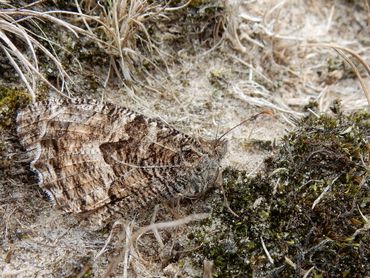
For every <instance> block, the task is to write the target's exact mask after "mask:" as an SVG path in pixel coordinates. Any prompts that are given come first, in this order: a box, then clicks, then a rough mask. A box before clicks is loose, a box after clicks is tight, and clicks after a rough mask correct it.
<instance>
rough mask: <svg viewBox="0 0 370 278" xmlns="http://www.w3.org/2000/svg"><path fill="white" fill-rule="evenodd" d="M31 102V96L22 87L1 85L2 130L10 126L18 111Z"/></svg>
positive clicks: (0, 113) (0, 121)
mask: <svg viewBox="0 0 370 278" xmlns="http://www.w3.org/2000/svg"><path fill="white" fill-rule="evenodd" d="M30 102H31V96H30V95H29V94H28V93H27V92H26V91H25V90H21V89H10V88H1V87H0V131H1V130H3V129H8V128H10V127H11V126H12V125H13V123H14V119H15V115H16V111H17V110H18V109H19V108H20V107H24V106H26V105H27V104H29V103H30Z"/></svg>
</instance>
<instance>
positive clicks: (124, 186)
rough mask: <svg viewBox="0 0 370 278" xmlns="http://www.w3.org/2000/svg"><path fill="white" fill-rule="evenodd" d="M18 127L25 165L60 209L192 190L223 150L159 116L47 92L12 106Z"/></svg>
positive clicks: (203, 183)
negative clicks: (34, 100)
mask: <svg viewBox="0 0 370 278" xmlns="http://www.w3.org/2000/svg"><path fill="white" fill-rule="evenodd" d="M17 123H18V134H19V137H20V140H21V143H22V144H23V145H24V146H25V148H26V149H27V151H28V152H29V153H30V155H31V157H32V159H33V161H32V163H31V168H32V169H33V170H34V171H35V172H37V173H38V175H39V184H40V187H41V188H43V189H44V190H45V191H46V192H48V195H49V196H50V197H51V199H52V200H54V201H55V203H56V204H57V205H58V206H59V207H60V208H61V209H63V210H65V211H67V212H86V211H90V210H95V209H97V208H100V207H102V206H104V205H106V204H108V203H111V202H117V201H119V203H120V204H121V205H120V206H121V207H123V206H125V207H126V208H128V209H135V208H137V207H141V206H145V205H147V204H148V203H150V202H151V201H152V200H154V199H158V198H162V197H165V198H169V197H173V196H176V195H181V194H183V195H187V194H188V193H190V194H193V193H197V192H198V193H199V192H200V191H203V190H204V188H206V187H207V185H208V184H209V183H211V182H212V181H213V180H214V179H215V175H216V174H217V172H218V167H219V160H220V159H221V158H222V156H223V152H222V153H221V152H219V153H217V154H216V153H215V150H214V149H213V147H214V144H213V141H207V140H201V139H195V138H192V137H190V136H188V135H186V134H183V133H181V132H179V131H177V130H175V129H173V128H171V127H169V126H168V125H166V124H165V123H163V122H162V121H159V120H155V119H149V118H147V117H144V116H142V115H140V114H137V113H135V112H132V111H130V110H128V109H125V108H122V107H117V106H115V105H112V104H103V103H100V102H97V101H92V100H79V99H74V100H63V101H62V100H60V101H58V100H49V101H46V102H40V103H36V104H33V105H31V106H30V107H28V108H26V109H24V110H22V111H20V112H19V114H18V117H17Z"/></svg>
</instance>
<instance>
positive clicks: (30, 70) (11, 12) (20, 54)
mask: <svg viewBox="0 0 370 278" xmlns="http://www.w3.org/2000/svg"><path fill="white" fill-rule="evenodd" d="M58 13H63V11H48V12H39V11H34V10H29V9H25V8H19V9H13V8H8V9H0V51H2V52H3V53H4V54H5V55H6V57H7V58H8V60H9V62H10V63H11V65H12V66H13V67H14V69H15V70H16V71H17V73H18V74H19V77H20V78H21V80H22V81H23V83H24V84H25V86H26V87H27V90H28V91H29V93H30V94H31V96H32V99H33V101H35V99H36V90H37V84H38V82H39V81H40V80H41V81H43V82H45V83H46V84H47V85H48V86H50V87H51V88H52V89H54V90H55V91H57V92H59V93H60V94H62V95H63V96H65V97H69V96H70V93H69V90H68V87H67V86H66V80H70V77H69V76H68V74H67V72H66V71H65V69H64V67H63V64H62V62H61V61H60V59H59V58H58V56H57V55H56V54H55V53H56V51H54V48H53V44H52V43H50V41H49V39H48V38H47V37H46V35H45V34H44V33H43V32H41V33H42V34H43V35H36V34H35V33H33V32H32V31H31V28H30V27H36V28H38V29H40V27H39V25H38V22H50V23H52V24H55V25H56V26H58V27H63V28H65V29H67V30H68V31H70V32H72V33H73V34H74V35H75V36H76V37H78V34H79V33H84V30H83V29H81V28H78V27H77V26H74V25H73V24H71V23H68V22H66V21H64V20H62V19H59V18H57V17H56V15H55V14H58ZM66 13H68V12H66ZM40 30H41V29H40ZM42 41H46V42H49V46H50V48H51V49H52V50H51V51H50V50H49V49H48V48H46V47H45V46H44V45H43V44H42ZM19 42H22V47H20V46H19ZM23 48H24V49H23ZM37 53H41V54H42V55H44V56H45V57H47V58H48V59H50V60H51V61H52V62H53V63H54V65H55V66H56V68H57V71H58V77H59V79H60V84H52V83H51V82H49V81H48V80H47V78H46V77H45V76H44V75H43V73H42V72H41V69H40V66H39V64H40V61H39V55H38V54H37ZM65 91H66V92H67V93H64V92H65Z"/></svg>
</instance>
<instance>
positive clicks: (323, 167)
mask: <svg viewBox="0 0 370 278" xmlns="http://www.w3.org/2000/svg"><path fill="white" fill-rule="evenodd" d="M369 138H370V114H369V113H364V112H363V113H356V114H353V115H350V116H344V115H342V114H340V113H339V114H337V115H336V116H334V117H329V116H320V117H316V116H314V115H311V116H308V117H306V118H304V119H302V120H301V121H299V122H298V123H297V128H296V129H295V130H294V131H293V132H291V133H289V134H288V135H286V136H285V137H284V138H283V139H282V143H281V146H279V147H278V150H277V152H276V154H275V155H274V156H272V157H270V158H269V159H267V160H266V162H265V169H264V171H262V172H261V173H259V174H258V175H257V176H256V177H254V178H249V177H248V173H246V172H245V171H237V170H233V169H226V170H225V171H224V184H223V188H224V190H225V192H224V193H225V196H226V199H227V201H228V203H229V208H228V207H227V206H226V205H225V201H224V198H223V197H222V194H220V195H219V196H218V197H215V199H214V200H213V204H212V206H213V213H212V216H213V217H212V220H210V221H208V222H207V223H205V224H203V225H202V226H200V227H199V228H198V229H197V230H196V231H195V232H194V234H193V235H192V237H190V238H192V241H193V242H195V243H196V244H197V245H201V246H202V248H200V249H199V251H198V252H196V253H195V254H194V257H195V259H196V260H197V261H199V263H201V262H202V261H203V260H204V259H208V260H213V261H214V264H215V269H216V270H215V273H214V277H252V276H253V277H301V276H303V275H305V274H306V273H307V271H310V274H309V275H308V276H307V277H365V276H366V275H368V274H369V273H370V248H369V246H370V245H369V240H370V236H369V231H368V229H369V223H368V220H367V219H368V218H369V214H370V198H369V186H370V179H369V175H370V170H369V156H370V150H369V149H370V145H369ZM263 245H265V248H264V247H263ZM269 256H271V258H269Z"/></svg>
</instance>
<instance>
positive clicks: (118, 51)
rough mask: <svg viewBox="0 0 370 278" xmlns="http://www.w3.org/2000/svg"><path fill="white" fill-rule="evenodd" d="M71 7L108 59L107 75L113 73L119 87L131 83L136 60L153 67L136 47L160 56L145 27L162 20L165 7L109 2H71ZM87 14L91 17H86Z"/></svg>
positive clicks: (121, 0) (139, 0)
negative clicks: (119, 82)
mask: <svg viewBox="0 0 370 278" xmlns="http://www.w3.org/2000/svg"><path fill="white" fill-rule="evenodd" d="M75 4H76V6H77V9H78V11H79V14H80V15H81V20H82V21H83V23H84V24H85V27H86V29H87V30H88V32H89V33H90V35H91V37H93V38H94V39H95V41H96V43H97V44H98V45H99V46H100V47H101V48H102V49H103V50H104V51H105V52H106V53H107V54H108V55H109V56H110V58H111V59H110V63H111V66H110V72H111V71H114V72H115V73H116V75H117V76H118V77H120V78H121V79H122V81H123V83H127V84H129V83H131V82H132V81H133V74H132V72H133V71H135V63H137V61H138V60H140V59H141V60H145V61H146V62H148V63H150V64H152V65H153V66H155V67H156V65H155V64H154V63H153V62H152V60H151V57H149V56H147V55H143V54H142V53H141V52H140V50H138V46H137V45H138V44H140V45H142V46H143V47H144V48H145V49H146V50H147V51H148V52H149V53H150V54H153V53H156V54H158V53H160V51H159V49H158V48H157V46H156V45H155V43H154V42H153V41H152V40H151V36H150V34H149V32H148V30H147V28H146V26H145V23H146V22H148V21H150V20H151V21H154V20H155V19H156V18H158V17H165V14H164V12H165V3H160V2H159V3H156V2H153V3H149V1H147V0H133V1H129V0H111V1H107V2H106V3H104V4H101V3H99V2H97V3H95V2H94V1H83V2H82V3H79V1H77V0H75ZM87 14H91V15H90V16H89V17H87ZM92 14H97V16H93V15H92ZM150 56H152V55H150ZM110 72H109V73H108V76H107V79H108V78H109V75H110Z"/></svg>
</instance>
